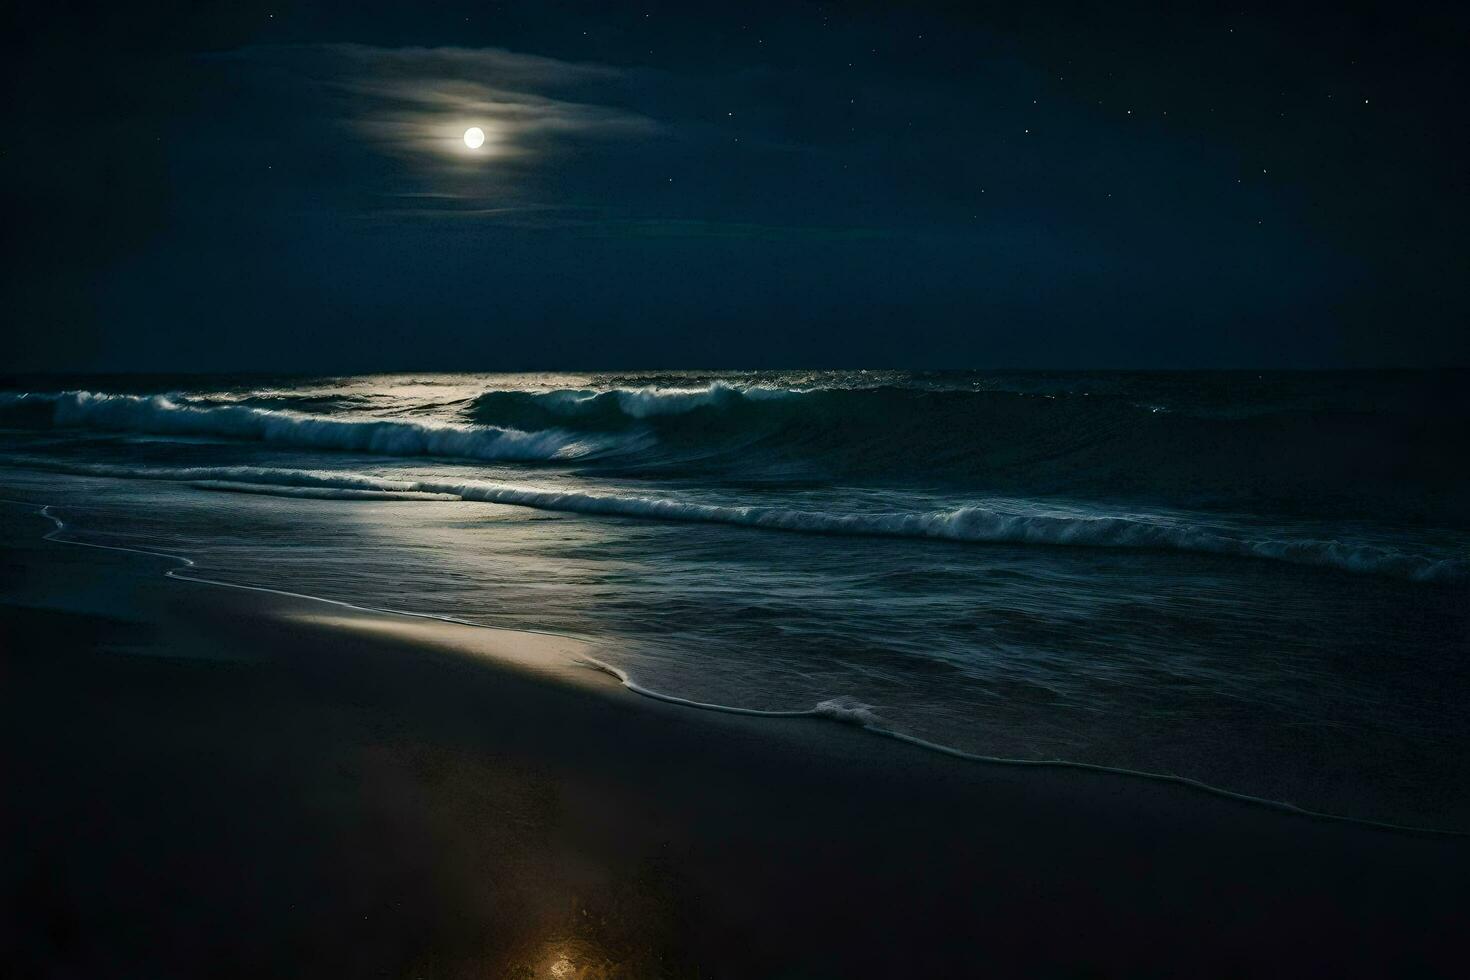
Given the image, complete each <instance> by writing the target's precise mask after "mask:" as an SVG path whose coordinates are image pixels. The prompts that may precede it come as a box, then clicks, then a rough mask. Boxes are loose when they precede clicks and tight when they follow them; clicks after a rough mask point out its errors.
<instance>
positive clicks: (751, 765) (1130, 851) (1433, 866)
mask: <svg viewBox="0 0 1470 980" xmlns="http://www.w3.org/2000/svg"><path fill="white" fill-rule="evenodd" d="M50 529H51V525H50V524H49V523H48V522H47V521H45V519H44V518H41V517H39V516H37V515H36V514H35V513H34V512H29V513H28V512H27V511H26V510H25V509H24V508H20V507H16V506H14V505H8V504H7V505H3V506H0V546H3V552H0V726H3V731H0V737H3V745H4V750H3V754H0V767H3V768H0V773H3V793H0V831H3V840H4V841H5V842H6V846H5V848H4V854H3V856H0V901H3V908H0V975H4V976H16V977H23V976H43V977H49V976H58V977H61V976H76V977H90V978H98V977H124V976H149V977H185V976H190V977H192V976H212V977H230V976H242V977H243V976H251V977H259V976H302V977H308V976H309V977H314V978H318V977H325V976H330V977H347V976H373V977H381V976H386V977H426V978H427V977H518V978H530V977H582V978H589V977H630V978H651V977H663V976H668V977H701V978H710V977H740V978H749V977H858V976H861V977H869V976H871V977H904V976H995V975H1003V976H1006V975H1025V976H1077V975H1085V976H1130V977H1136V976H1149V975H1172V976H1273V975H1287V974H1293V975H1331V976H1411V975H1417V976H1423V975H1435V974H1440V975H1454V973H1455V971H1456V969H1457V968H1458V966H1459V964H1460V962H1461V959H1462V957H1463V955H1464V952H1465V951H1464V948H1463V947H1464V946H1465V940H1464V938H1463V935H1462V933H1463V932H1464V923H1465V922H1466V921H1467V913H1470V902H1467V901H1466V899H1465V887H1464V882H1465V881H1466V880H1467V872H1470V841H1466V840H1464V839H1455V838H1442V837H1432V836H1424V835H1415V834H1406V833H1395V832H1386V831H1378V830H1371V829H1366V828H1363V827H1358V826H1352V825H1346V824H1340V823H1333V822H1327V821H1321V820H1315V819H1310V818H1305V817H1300V816H1294V815H1290V814H1285V813H1281V812H1278V811H1274V810H1270V809H1265V808H1262V807H1257V806H1253V805H1250V804H1246V803H1240V802H1235V801H1231V800H1226V799H1221V798H1219V797H1215V796H1211V795H1208V794H1205V793H1200V792H1197V791H1194V790H1190V789H1188V788H1186V787H1180V786H1171V785H1167V784H1160V783H1155V782H1149V781H1146V780H1139V779H1131V778H1126V777H1119V776H1114V775H1107V774H1100V773H1088V772H1080V771H1066V770H1048V769H1020V768H1012V767H1005V766H995V765H986V764H978V763H972V762H963V761H959V760H955V759H950V758H946V757H944V756H941V755H938V754H935V753H932V752H929V751H926V750H924V749H921V748H918V747H915V746H909V745H904V744H901V743H898V742H894V741H891V740H885V739H882V738H879V737H876V736H873V735H871V734H869V733H865V732H863V731H861V730H859V729H856V728H853V727H850V726H845V725H842V724H839V723H836V722H832V721H829V720H823V719H753V718H746V717H740V716H735V715H728V714H719V713H714V712H708V711H700V710H695V709H690V708H685V707H680V706H677V705H671V704H665V703H660V702H657V701H653V700H650V699H647V698H642V697H639V696H637V695H635V694H632V693H630V692H629V691H627V690H625V689H623V688H622V687H621V686H619V685H618V683H617V682H616V681H615V680H614V679H612V678H611V677H609V676H608V675H606V674H605V673H602V672H599V671H596V670H593V669H590V668H588V667H586V666H584V665H580V664H579V663H578V659H579V658H581V657H585V656H589V655H590V656H597V654H598V650H597V647H596V645H595V644H584V643H581V642H579V641H576V640H570V639H566V638H559V637H549V636H544V635H538V634H525V633H514V632H508V631H496V630H484V629H476V628H473V627H467V626H456V625H451V624H444V623H438V622H434V621H428V620H421V619H412V618H407V617H401V616H393V615H386V614H378V613H370V612H365V611H357V610H352V609H348V608H345V607H342V606H336V605H330V604H326V603H322V602H318V601H313V600H310V599H301V598H291V597H286V596H279V595H270V594H265V593H259V592H247V591H240V590H234V589H226V588H219V587H214V586H209V585H201V584H196V583H189V582H181V581H174V580H170V579H166V578H164V577H163V572H164V571H165V570H167V569H168V568H171V567H173V564H172V563H171V562H169V561H167V560H164V559H155V558H148V557H144V556H140V555H136V554H128V553H122V552H108V551H100V550H96V549H89V548H80V547H74V546H69V545H66V544H63V543H58V542H47V541H43V540H41V536H42V535H43V534H44V533H46V532H47V531H49V530H50Z"/></svg>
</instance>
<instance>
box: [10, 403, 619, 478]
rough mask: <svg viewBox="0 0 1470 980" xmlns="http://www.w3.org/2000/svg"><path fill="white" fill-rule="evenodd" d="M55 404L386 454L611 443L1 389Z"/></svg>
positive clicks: (168, 427)
mask: <svg viewBox="0 0 1470 980" xmlns="http://www.w3.org/2000/svg"><path fill="white" fill-rule="evenodd" d="M26 405H38V406H45V407H49V408H50V409H51V412H52V424H54V425H56V426H61V427H76V428H93V429H106V430H113V431H124V432H147V433H154V434H164V435H168V434H179V435H195V436H197V435H212V436H225V437H229V438H235V439H253V440H258V441H261V442H268V443H274V444H278V445H285V446H294V447H300V448H306V449H337V450H348V451H353V452H361V453H372V454H376V455H385V456H445V457H453V458H457V459H476V460H507V461H519V462H531V461H537V460H555V459H574V458H577V457H582V456H588V455H592V454H594V453H597V452H600V451H602V450H605V449H608V448H610V447H611V445H612V444H611V443H610V441H609V440H606V439H598V438H589V437H587V436H579V435H574V434H572V433H568V432H562V431H559V430H554V429H552V430H544V431H539V432H523V431H521V430H519V429H508V428H501V427H499V426H486V425H459V424H455V423H450V422H416V421H408V420H402V419H393V420H381V419H335V418H326V417H323V416H318V415H307V414H303V413H299V412H288V411H279V410H275V409H264V408H252V407H250V406H246V405H209V406H200V405H190V404H187V403H184V402H181V401H178V400H176V399H174V398H172V397H170V396H168V395H110V394H99V393H97V392H90V391H65V392H46V393H29V392H27V393H0V407H24V406H26Z"/></svg>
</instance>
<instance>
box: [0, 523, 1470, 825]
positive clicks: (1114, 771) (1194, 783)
mask: <svg viewBox="0 0 1470 980" xmlns="http://www.w3.org/2000/svg"><path fill="white" fill-rule="evenodd" d="M5 504H10V505H18V506H22V507H30V508H36V510H35V513H36V514H37V515H38V516H40V517H43V518H45V519H46V520H48V521H50V522H52V523H53V524H54V525H55V527H54V528H53V530H51V531H50V532H48V533H46V534H44V535H42V540H45V541H53V542H55V543H57V544H66V545H74V546H77V547H82V548H98V549H102V550H106V551H120V552H127V553H131V554H137V555H143V556H145V557H150V558H163V559H167V560H169V561H175V562H179V563H181V564H182V565H183V568H184V569H188V568H192V567H194V565H195V563H194V561H193V559H191V558H186V557H184V556H183V555H175V554H171V553H168V552H163V551H150V550H147V549H143V548H129V547H123V546H120V545H107V544H98V543H96V542H90V541H78V540H74V539H67V538H63V537H60V536H59V535H61V534H62V533H63V532H65V530H66V527H67V525H66V523H65V522H64V521H62V520H61V518H59V517H57V516H56V515H54V514H52V513H50V511H51V509H52V507H53V506H54V505H52V504H36V503H34V502H31V501H22V500H15V499H12V498H9V497H0V505H5ZM181 571H183V569H177V568H175V569H168V570H166V571H164V572H163V577H165V578H171V579H174V580H175V581H179V582H190V583H194V584H197V585H208V586H214V587H216V588H224V589H241V590H244V591H247V592H260V593H265V594H268V595H277V596H285V597H287V598H291V599H304V600H308V601H311V602H320V603H325V604H327V605H331V606H338V607H341V608H345V609H351V610H354V611H357V612H362V613H369V614H375V615H380V616H402V617H406V618H409V619H420V620H432V621H435V622H441V623H449V624H453V625H456V626H463V627H467V628H470V629H483V630H491V631H494V632H497V633H501V634H507V635H512V636H514V635H528V636H554V637H559V638H562V639H567V640H574V641H580V642H583V643H586V642H589V638H588V637H579V636H573V635H572V634H569V633H557V632H553V631H549V630H537V629H533V628H528V627H520V628H516V629H508V628H505V627H498V626H486V625H484V624H483V623H476V622H472V621H470V620H465V619H458V618H455V617H453V616H444V615H439V614H435V613H422V612H412V611H409V610H404V609H388V608H385V607H381V606H367V605H362V604H360V603H354V602H348V601H346V600H344V599H329V598H326V597H324V596H318V595H309V594H307V593H303V592H291V591H288V590H285V589H277V588H272V587H270V586H265V585H248V584H245V583H240V582H226V581H223V580H220V579H209V578H202V577H199V576H193V575H184V574H180V573H181ZM578 662H579V663H581V664H583V665H585V666H588V667H591V668H593V669H594V670H597V671H600V672H602V673H604V674H607V675H608V676H610V677H612V678H614V679H616V680H617V681H618V683H619V684H620V685H621V686H622V687H623V688H624V689H625V690H627V691H629V692H630V693H633V694H636V695H638V696H640V697H646V698H650V699H653V700H655V701H662V702H665V703H668V704H673V705H678V706H680V707H684V708H688V709H690V710H695V711H714V712H722V713H726V714H733V715H743V716H747V717H756V718H813V719H827V720H830V721H836V722H839V723H842V724H846V725H850V726H852V727H855V728H858V729H860V730H862V731H864V732H866V733H868V734H870V735H875V736H878V737H881V738H891V739H894V740H896V741H899V742H904V743H907V744H910V745H915V746H918V747H919V748H921V749H925V750H928V751H930V752H936V753H939V754H941V755H945V756H949V757H950V758H953V759H957V760H960V761H962V762H968V763H977V764H981V765H996V766H1022V767H1031V766H1034V767H1040V768H1048V769H1076V770H1081V771H1085V772H1094V773H1103V774H1107V775H1110V776H1117V777H1120V778H1123V779H1141V780H1148V781H1153V782H1160V783H1167V784H1171V785H1176V786H1182V787H1186V788H1188V789H1192V790H1195V791H1198V792H1201V793H1205V794H1209V795H1213V796H1218V797H1221V798H1223V799H1228V800H1233V801H1236V802H1240V803H1246V804H1249V805H1252V806H1260V807H1264V808H1266V809H1269V810H1276V811H1279V812H1282V813H1288V814H1292V815H1294V816H1298V817H1303V818H1306V819H1308V820H1322V821H1327V822H1333V823H1345V824H1351V825H1354V826H1359V827H1366V828H1371V829H1375V830H1383V831H1388V832H1392V833H1403V834H1416V835H1423V836H1428V837H1448V838H1470V830H1459V829H1455V828H1447V827H1427V826H1421V825H1416V824H1403V823H1395V822H1392V821H1385V820H1375V819H1371V818H1368V817H1357V816H1352V815H1350V814H1343V813H1329V812H1326V811H1322V810H1313V809H1310V808H1306V807H1301V806H1297V805H1296V804H1294V803H1288V802H1286V801H1284V800H1276V799H1271V798H1269V797H1264V796H1256V795H1253V794H1250V793H1243V792H1240V791H1237V790H1232V789H1229V788H1228V787H1224V786H1216V785H1213V784H1211V783H1206V782H1203V781H1201V780H1198V779H1194V778H1192V777H1189V776H1182V775H1177V774H1173V773H1161V772H1148V771H1144V770H1140V769H1127V768H1123V767H1120V766H1107V765H1099V764H1096V763H1089V762H1077V761H1073V760H1069V759H1020V758H1010V757H1005V756H993V755H984V754H981V753H977V752H968V751H965V750H964V749H958V748H955V747H953V746H950V745H945V744H943V743H940V742H934V741H930V740H928V739H924V738H920V737H918V736H915V735H909V734H907V733H905V732H901V731H898V730H896V729H893V728H887V727H884V726H883V725H881V724H880V723H879V721H878V719H876V718H872V716H871V715H868V716H867V717H866V718H865V717H864V716H865V715H866V709H865V708H863V707H861V706H859V707H857V708H846V707H843V706H840V705H836V704H835V703H834V702H830V701H823V702H821V703H819V704H817V705H816V706H814V707H812V708H808V709H798V710H769V709H764V708H747V707H740V706H737V705H726V704H716V703H713V702H705V701H694V700H690V699H689V698H684V697H680V696H678V695H675V694H669V693H666V692H663V691H658V690H655V689H652V688H649V687H645V686H644V685H642V684H639V683H638V682H637V681H635V680H634V679H633V677H632V676H631V675H630V674H629V673H628V672H627V671H626V670H624V669H622V668H620V667H617V666H614V665H612V664H609V663H606V662H604V661H602V660H599V659H597V658H595V657H591V656H584V657H581V658H579V661H578Z"/></svg>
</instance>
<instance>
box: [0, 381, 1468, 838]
mask: <svg viewBox="0 0 1470 980" xmlns="http://www.w3.org/2000/svg"><path fill="white" fill-rule="evenodd" d="M1467 447H1470V372H1321V373H1280V372H1276V373H1257V372H1176V373H1128V372H1070V373H1069V372H940V373H935V372H930V373H925V372H893V371H780V372H660V373H622V374H612V373H609V374H413V375H392V376H389V375H379V376H353V377H321V378H304V377H263V376H250V377H222V376H212V377H211V376H172V377H144V376H101V377H44V378H34V377H31V378H26V377H9V378H3V379H0V488H3V494H4V496H5V497H7V498H10V499H12V500H24V501H30V502H34V503H36V504H48V505H50V510H49V511H48V513H50V514H52V515H54V516H55V517H56V518H57V519H59V520H61V521H62V522H64V531H63V534H62V535H60V536H61V537H63V538H64V539H68V540H76V541H85V542H90V543H96V544H107V545H112V546H118V547H127V548H136V549H141V550H147V551H154V552H162V553H166V554H170V555H177V556H180V557H182V558H187V559H189V560H190V561H192V562H193V563H194V564H193V567H192V568H191V569H190V570H189V573H190V574H191V575H194V576H197V577H201V578H207V579H213V580H217V581H222V582H229V583H236V584H241V585H252V586H260V587H268V588H275V589H281V590H285V591H289V592H296V593H302V594H307V595H313V596H319V597H322V598H328V599H335V600H339V601H346V602H351V603H354V604H360V605H364V606H370V607H375V608H385V609H392V610H397V611H404V612H413V613H419V614H425V615H433V616H442V617H448V618H453V619H458V620H463V621H466V622H471V623H477V624H483V625H486V626H494V627H509V628H516V629H535V630H545V631H552V632H558V633H566V634H571V635H575V636H578V637H584V638H587V639H589V640H591V641H592V642H593V643H594V644H596V645H597V648H598V656H599V659H600V660H602V661H603V662H605V663H606V665H607V666H608V667H609V668H610V669H613V670H615V671H618V672H620V673H621V674H623V675H624V676H626V677H627V678H628V679H629V682H630V683H631V684H633V685H634V686H635V687H636V688H638V689H640V690H644V691H647V692H653V693H657V694H660V695H664V696H668V697H672V698H676V699H681V700H687V701H691V702H698V703H700V704H705V705H715V706H723V707H728V708H738V709H745V710H751V711H762V712H766V711H769V712H813V713H815V714H818V715H823V716H827V717H829V718H831V719H832V720H833V721H836V722H849V723H856V724H865V725H868V726H870V727H872V728H874V729H875V730H878V731H883V732H890V733H896V734H898V735H901V736H904V737H909V738H913V739H918V740H922V741H924V742H926V743H928V744H930V745H931V746H932V747H934V748H936V749H937V750H950V751H954V752H958V753H967V754H973V755H978V756H984V757H994V758H1002V759H1009V760H1032V761H1045V760H1061V761H1065V762H1069V763H1080V764H1088V765H1094V766H1101V767H1107V768H1115V769H1119V770H1126V771H1129V772H1135V773H1149V774H1158V775H1167V776H1178V777H1182V778H1185V779H1189V780H1193V781H1198V782H1200V783H1203V784H1206V785H1208V786H1211V787H1216V788H1219V789H1222V790H1226V791H1229V792H1233V793H1240V794H1244V795H1249V796H1253V797H1259V798H1261V799H1264V800H1270V801H1277V802H1281V803H1286V804H1290V805H1293V806H1297V807H1301V808H1304V809H1309V810H1313V811H1318V812H1322V813H1328V814H1333V815H1341V816H1347V817H1353V818H1357V819H1364V820H1373V821H1382V822H1390V823H1397V824H1407V825H1413V826H1420V827H1432V828H1441V829H1456V830H1470V753H1467V752H1466V751H1465V749H1464V746H1465V745H1466V744H1467V743H1466V739H1467V737H1470V462H1467V455H1466V454H1467ZM191 587H197V586H191ZM875 737H877V736H876V734H875Z"/></svg>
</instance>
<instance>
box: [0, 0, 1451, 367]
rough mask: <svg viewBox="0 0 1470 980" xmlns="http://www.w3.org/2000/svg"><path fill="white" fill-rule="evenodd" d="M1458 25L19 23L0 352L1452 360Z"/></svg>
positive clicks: (725, 17)
mask: <svg viewBox="0 0 1470 980" xmlns="http://www.w3.org/2000/svg"><path fill="white" fill-rule="evenodd" d="M1466 10H1467V8H1466V7H1465V5H1463V4H1458V5H1454V6H1449V5H1446V6H1443V7H1439V6H1430V5H1420V4H1403V3H1400V4H1385V5H1383V6H1381V7H1380V8H1378V9H1377V10H1376V11H1369V12H1361V11H1358V12H1345V11H1340V10H1332V9H1330V8H1328V7H1324V6H1317V7H1314V9H1312V10H1311V11H1310V12H1306V13H1302V14H1301V15H1299V16H1298V15H1296V14H1291V13H1284V12H1283V8H1282V7H1280V6H1276V5H1273V6H1272V7H1269V8H1262V10H1261V11H1258V12H1251V11H1249V10H1246V9H1243V8H1241V7H1239V6H1233V7H1225V6H1214V5H1210V6H1196V7H1192V8H1190V9H1188V10H1185V9H1183V8H1177V9H1176V8H1174V7H1171V6H1170V5H1150V6H1149V7H1148V8H1142V9H1138V10H1134V9H1132V8H1128V7H1121V6H1115V5H1108V4H1086V5H1076V6H1073V5H1066V4H1062V5H1039V6H1038V5H1026V4H978V3H977V4H922V3H906V4H899V3H892V4H871V3H870V4H836V3H821V4H819V3H804V2H799V0H785V2H781V3H772V4H765V3H740V4H728V5H713V6H711V5H703V4H699V3H694V2H684V3H676V4H662V3H643V4H610V3H554V2H540V3H495V4H491V3H473V4H461V3H436V4H395V5H385V4H377V3H373V2H358V3H351V4H342V5H340V6H331V5H319V4H307V3H294V4H293V3H286V2H283V3H280V4H254V5H252V4H249V3H230V4H197V5H182V4H179V5H166V6H155V7H146V6H145V7H139V6H137V5H132V4H126V3H118V4H115V5H107V6H103V7H96V8H93V7H89V6H85V5H80V4H65V3H59V4H58V3H46V4H42V3H30V4H17V5H11V6H10V7H9V8H8V9H7V12H6V13H5V14H3V15H0V17H3V22H0V34H3V38H4V42H3V43H4V52H3V55H4V63H3V66H0V71H3V73H4V79H5V91H6V97H5V100H4V103H3V109H0V112H3V113H4V117H5V118H4V124H3V127H0V181H3V187H4V195H5V212H6V214H5V220H4V222H3V228H4V230H3V234H4V239H5V240H4V247H5V263H4V285H3V291H4V295H3V303H4V312H5V320H6V322H7V328H6V330H5V331H4V332H3V333H4V336H3V340H0V357H3V360H4V363H5V366H6V367H7V368H8V369H10V370H77V371H81V370H86V371H99V370H134V371H136V370H151V371H173V370H214V371H246V370H251V371H260V370H264V371H283V372H284V371H292V372H295V371H357V370H427V369H445V370H471V369H473V370H521V369H597V368H609V369H613V368H668V367H706V368H707V367H785V366H815V367H822V366H873V367H880V366H895V367H936V368H960V367H979V368H985V367H1058V368H1074V367H1144V368H1154V367H1161V368H1173V367H1234V366H1252V367H1255V366H1259V367H1299V366H1300V367H1339V366H1395V365H1431V366H1433V365H1445V364H1465V363H1467V362H1470V336H1467V334H1470V330H1467V324H1470V300H1467V289H1466V279H1467V276H1466V272H1467V269H1470V264H1467V248H1466V244H1465V228H1466V222H1467V218H1470V207H1467V201H1470V198H1467V179H1466V175H1467V158H1470V155H1467V152H1466V151H1467V149H1470V147H1467V142H1470V128H1467V126H1466V114H1465V109H1464V99H1465V93H1466V91H1470V84H1467V78H1466V75H1467V73H1470V72H1467V67H1466V59H1465V52H1466V50H1467V47H1470V46H1467V43H1466V42H1467V39H1470V15H1467V14H1466V12H1465V11H1466ZM470 126H479V127H481V128H483V130H484V131H485V133H486V135H487V138H486V143H485V145H484V146H483V147H481V148H480V149H479V150H478V151H470V150H468V149H467V148H466V147H465V145H464V142H463V140H462V135H463V133H464V131H465V129H467V128H468V127H470Z"/></svg>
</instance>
